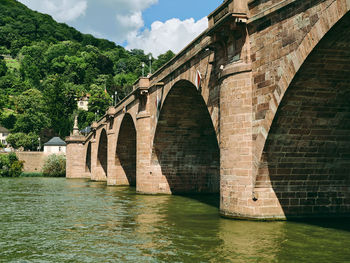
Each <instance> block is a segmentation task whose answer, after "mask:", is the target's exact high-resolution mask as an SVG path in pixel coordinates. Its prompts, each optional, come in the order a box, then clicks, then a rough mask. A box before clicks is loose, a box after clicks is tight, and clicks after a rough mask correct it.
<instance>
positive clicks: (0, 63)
mask: <svg viewBox="0 0 350 263" xmlns="http://www.w3.org/2000/svg"><path fill="white" fill-rule="evenodd" d="M6 72H7V66H6V62H5V60H4V57H3V56H1V55H0V77H2V76H5V75H6Z"/></svg>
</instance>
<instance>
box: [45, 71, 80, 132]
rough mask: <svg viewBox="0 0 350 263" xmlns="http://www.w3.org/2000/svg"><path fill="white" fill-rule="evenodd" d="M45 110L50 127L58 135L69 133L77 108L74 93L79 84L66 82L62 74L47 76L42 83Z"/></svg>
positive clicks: (77, 91)
mask: <svg viewBox="0 0 350 263" xmlns="http://www.w3.org/2000/svg"><path fill="white" fill-rule="evenodd" d="M43 87H44V99H45V102H46V110H47V114H48V117H49V118H50V120H51V126H50V127H52V129H53V130H54V131H55V132H56V134H58V135H59V136H60V137H65V136H67V135H69V133H70V131H71V129H72V127H73V112H74V111H75V110H76V108H77V102H76V94H78V93H79V91H80V86H77V85H75V84H73V83H66V82H65V81H64V79H63V77H62V76H59V75H52V76H49V77H48V78H47V79H46V80H45V81H44V83H43Z"/></svg>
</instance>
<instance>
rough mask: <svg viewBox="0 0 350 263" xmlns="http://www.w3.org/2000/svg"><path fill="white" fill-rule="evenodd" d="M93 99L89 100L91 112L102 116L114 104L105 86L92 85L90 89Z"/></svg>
mask: <svg viewBox="0 0 350 263" xmlns="http://www.w3.org/2000/svg"><path fill="white" fill-rule="evenodd" d="M90 90H91V97H90V99H89V112H93V113H95V112H97V111H98V112H99V113H100V114H101V115H102V114H104V112H105V111H106V110H107V108H108V106H109V105H111V103H112V98H111V97H110V96H109V94H108V93H107V92H106V91H105V88H104V87H103V86H97V85H96V84H92V85H91V87H90Z"/></svg>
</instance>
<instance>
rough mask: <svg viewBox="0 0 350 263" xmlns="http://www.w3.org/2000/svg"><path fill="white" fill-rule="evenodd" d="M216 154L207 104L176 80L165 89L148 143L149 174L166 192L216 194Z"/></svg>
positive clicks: (217, 186)
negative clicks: (160, 182) (156, 178)
mask: <svg viewBox="0 0 350 263" xmlns="http://www.w3.org/2000/svg"><path fill="white" fill-rule="evenodd" d="M219 166H220V153H219V146H218V141H217V137H216V133H215V129H214V127H213V123H212V120H211V116H210V114H209V112H208V108H207V105H206V104H205V102H204V100H203V97H202V96H201V94H200V92H199V91H198V90H197V89H196V87H195V86H194V85H193V84H192V83H191V82H189V81H187V80H180V81H178V82H177V83H175V84H174V86H173V87H172V88H171V90H170V91H169V92H168V94H167V96H166V98H165V100H164V103H163V106H162V108H161V111H160V115H159V119H158V123H157V126H156V131H155V135H154V140H153V145H152V157H151V167H152V173H153V176H157V175H158V176H159V177H161V178H162V179H163V180H160V181H162V182H163V183H162V184H160V185H162V188H163V189H162V190H163V191H164V192H169V193H175V194H176V193H218V192H219V188H220V169H219Z"/></svg>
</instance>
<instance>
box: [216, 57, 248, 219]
mask: <svg viewBox="0 0 350 263" xmlns="http://www.w3.org/2000/svg"><path fill="white" fill-rule="evenodd" d="M251 74H252V73H251V66H250V64H247V63H232V64H229V65H227V66H226V67H225V68H224V69H223V71H222V73H221V86H220V176H221V179H220V195H221V198H220V200H221V202H220V213H221V214H222V215H223V216H226V217H232V218H250V217H252V215H253V214H254V207H253V205H254V204H253V202H254V201H253V188H254V179H253V178H254V173H255V171H254V165H253V137H252V127H253V125H252V116H253V114H252V112H253V107H252V83H251V79H252V78H251V77H252V76H251Z"/></svg>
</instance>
